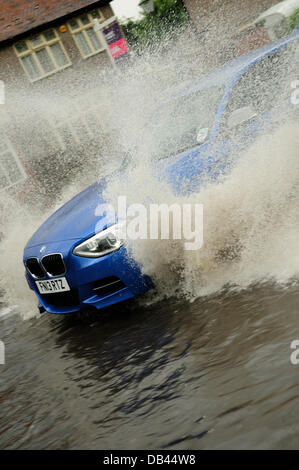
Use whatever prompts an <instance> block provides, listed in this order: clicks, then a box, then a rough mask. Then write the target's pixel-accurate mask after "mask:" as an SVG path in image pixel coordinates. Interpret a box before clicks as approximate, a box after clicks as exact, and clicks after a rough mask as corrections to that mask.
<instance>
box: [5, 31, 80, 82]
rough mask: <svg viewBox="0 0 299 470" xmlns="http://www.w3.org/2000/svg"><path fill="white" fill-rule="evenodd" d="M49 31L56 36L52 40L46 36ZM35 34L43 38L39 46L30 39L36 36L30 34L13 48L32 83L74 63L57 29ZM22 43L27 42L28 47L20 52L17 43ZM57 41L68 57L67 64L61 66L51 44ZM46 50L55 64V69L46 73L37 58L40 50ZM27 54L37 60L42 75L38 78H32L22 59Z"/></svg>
mask: <svg viewBox="0 0 299 470" xmlns="http://www.w3.org/2000/svg"><path fill="white" fill-rule="evenodd" d="M49 31H53V32H54V34H55V38H53V39H50V40H47V39H46V37H45V36H44V35H45V34H46V33H47V32H49ZM35 36H39V37H41V39H42V43H41V44H39V45H38V46H33V45H32V44H31V42H30V40H31V39H32V38H33V37H34V36H30V37H28V38H27V39H22V40H21V41H18V42H17V43H15V44H14V46H13V48H14V51H15V54H16V56H17V57H18V59H19V62H20V63H21V66H22V68H23V70H24V72H25V74H26V75H27V77H28V79H29V81H30V82H31V83H34V82H37V81H38V80H42V79H43V78H46V77H49V76H50V75H53V74H55V73H57V72H60V71H61V70H64V69H66V68H67V67H70V66H71V65H72V62H71V60H70V58H69V55H68V53H67V51H66V49H65V47H64V45H63V43H62V41H61V38H60V36H59V34H58V33H57V31H56V29H55V28H49V29H47V30H45V31H43V32H42V33H39V34H37V35H35ZM20 43H25V44H26V47H27V50H26V51H23V52H19V51H18V50H17V45H18V44H20ZM56 43H59V44H60V47H61V48H62V51H63V53H64V55H65V57H66V59H67V64H65V65H63V66H61V67H59V66H58V64H57V62H56V59H55V56H54V54H53V52H52V51H51V46H52V45H53V44H56ZM43 49H44V50H46V52H47V54H48V56H49V57H50V59H51V61H52V62H53V65H54V66H55V69H54V70H51V72H48V73H45V71H44V70H43V68H42V65H41V64H40V61H39V59H38V58H37V55H36V53H37V52H39V51H40V50H43ZM26 56H31V57H32V58H33V60H34V62H35V65H36V66H37V69H38V71H39V72H40V76H39V77H37V78H32V77H30V75H29V73H28V71H27V69H26V67H25V65H24V63H23V61H22V59H23V58H24V57H26Z"/></svg>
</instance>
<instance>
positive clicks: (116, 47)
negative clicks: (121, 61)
mask: <svg viewBox="0 0 299 470" xmlns="http://www.w3.org/2000/svg"><path fill="white" fill-rule="evenodd" d="M109 49H110V52H111V54H112V57H113V58H114V59H116V58H117V57H119V56H121V55H123V54H127V52H128V45H127V42H126V40H125V38H121V39H119V40H118V41H115V42H113V43H112V44H109Z"/></svg>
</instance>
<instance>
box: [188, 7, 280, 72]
mask: <svg viewBox="0 0 299 470" xmlns="http://www.w3.org/2000/svg"><path fill="white" fill-rule="evenodd" d="M183 1H184V4H185V8H186V10H187V12H188V15H189V19H190V22H191V25H192V27H193V31H194V32H195V34H196V36H197V38H198V40H199V42H200V43H201V44H202V45H203V46H205V45H207V51H208V52H209V54H208V60H210V61H211V65H212V66H216V65H219V63H223V62H225V61H226V60H229V59H232V58H233V57H234V56H236V55H238V54H239V53H240V51H242V52H246V47H245V46H244V44H243V45H242V47H239V46H238V44H235V40H234V39H233V36H234V34H235V32H236V31H237V29H238V28H239V27H240V26H242V25H244V24H245V23H248V22H250V21H253V20H254V19H255V18H256V17H257V16H258V15H259V14H260V13H262V12H263V11H265V10H266V9H267V8H270V7H271V6H272V5H274V4H275V3H277V0H242V1H241V2H240V1H239V0H183ZM258 33H260V32H258ZM249 39H250V40H248V47H247V49H252V48H255V47H259V46H260V45H262V44H263V43H264V41H265V37H264V36H263V35H262V34H258V35H257V37H251V38H249ZM211 51H214V52H213V53H212V52H211ZM213 56H214V61H213V60H212V59H213Z"/></svg>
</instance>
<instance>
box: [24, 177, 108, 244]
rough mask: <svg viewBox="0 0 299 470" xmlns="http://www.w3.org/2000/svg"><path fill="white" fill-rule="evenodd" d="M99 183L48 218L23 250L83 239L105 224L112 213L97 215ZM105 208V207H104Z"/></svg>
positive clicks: (101, 197)
mask: <svg viewBox="0 0 299 470" xmlns="http://www.w3.org/2000/svg"><path fill="white" fill-rule="evenodd" d="M102 191H103V184H100V183H95V184H93V185H92V186H89V187H88V188H86V189H85V190H84V191H83V192H81V193H79V194H78V195H77V196H75V197H74V198H73V199H71V200H70V201H69V202H67V203H66V204H65V205H63V206H62V207H61V208H60V209H58V210H57V211H56V212H54V214H52V215H51V217H49V219H47V220H46V221H45V222H44V223H43V224H42V225H41V226H40V228H39V229H38V230H37V231H36V232H35V234H34V235H33V236H32V237H31V238H30V240H29V241H28V243H27V245H26V248H30V247H33V246H37V245H41V244H45V243H52V242H60V241H65V240H85V239H86V238H88V237H91V236H92V235H94V234H95V232H96V231H99V230H102V229H104V228H106V227H107V225H109V217H110V218H111V217H112V214H107V213H106V214H103V215H102V216H101V215H100V210H99V208H102V209H103V206H101V204H104V200H103V196H102ZM104 207H106V206H104Z"/></svg>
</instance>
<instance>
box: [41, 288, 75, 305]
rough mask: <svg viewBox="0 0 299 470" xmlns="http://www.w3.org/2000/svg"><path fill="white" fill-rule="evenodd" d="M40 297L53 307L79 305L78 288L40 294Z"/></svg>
mask: <svg viewBox="0 0 299 470" xmlns="http://www.w3.org/2000/svg"><path fill="white" fill-rule="evenodd" d="M40 297H41V299H42V300H44V302H45V303H46V304H48V305H53V307H77V306H79V295H78V289H72V290H70V291H68V292H57V293H56V294H42V295H41V294H40Z"/></svg>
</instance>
